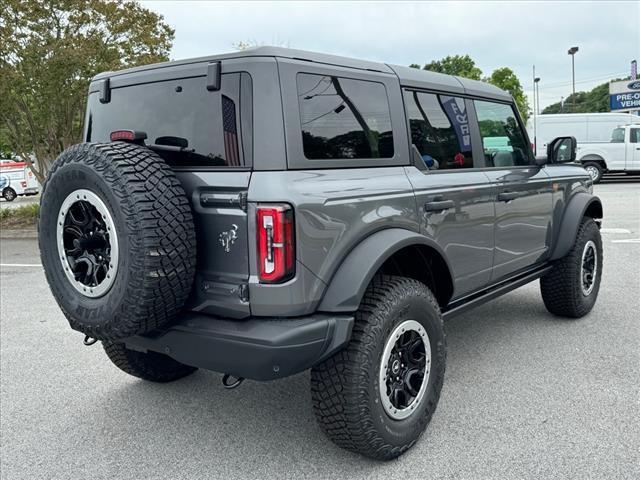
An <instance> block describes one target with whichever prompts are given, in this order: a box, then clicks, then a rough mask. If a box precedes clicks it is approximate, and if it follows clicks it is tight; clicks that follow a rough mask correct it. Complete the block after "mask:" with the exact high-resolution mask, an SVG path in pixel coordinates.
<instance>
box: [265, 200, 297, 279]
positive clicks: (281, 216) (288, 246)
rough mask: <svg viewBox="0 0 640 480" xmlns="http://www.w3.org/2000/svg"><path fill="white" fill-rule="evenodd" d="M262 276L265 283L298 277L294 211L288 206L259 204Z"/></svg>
mask: <svg viewBox="0 0 640 480" xmlns="http://www.w3.org/2000/svg"><path fill="white" fill-rule="evenodd" d="M256 223H257V230H258V239H257V240H258V274H259V277H260V281H261V282H263V283H281V282H285V281H287V280H289V279H290V278H292V277H293V276H294V275H295V272H296V269H295V265H296V262H295V259H296V252H295V242H294V236H295V233H294V224H293V209H292V208H291V206H290V205H286V204H268V205H267V204H263V205H258V208H257V215H256Z"/></svg>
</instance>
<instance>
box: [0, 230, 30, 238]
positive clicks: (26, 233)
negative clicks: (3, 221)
mask: <svg viewBox="0 0 640 480" xmlns="http://www.w3.org/2000/svg"><path fill="white" fill-rule="evenodd" d="M37 238H38V231H37V230H36V229H35V228H20V229H9V228H0V239H2V240H4V239H7V240H35V239H37Z"/></svg>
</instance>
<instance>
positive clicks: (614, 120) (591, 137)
mask: <svg viewBox="0 0 640 480" xmlns="http://www.w3.org/2000/svg"><path fill="white" fill-rule="evenodd" d="M534 122H535V128H534ZM624 125H638V126H639V127H640V117H639V116H638V115H632V114H630V113H565V114H550V115H538V116H537V117H536V118H535V120H534V118H533V117H532V118H530V119H529V122H528V124H527V130H528V132H529V136H530V138H532V139H534V145H535V146H534V151H535V153H536V155H546V151H547V146H548V144H549V143H550V142H551V141H552V140H553V139H554V138H556V137H560V136H572V137H575V138H576V140H577V141H578V161H579V162H581V163H582V164H583V165H584V166H585V168H586V169H587V171H588V172H589V174H590V175H591V176H592V178H593V179H594V182H596V183H597V182H599V181H600V179H601V178H602V174H603V173H607V172H611V173H614V172H627V173H636V172H638V171H640V165H638V164H635V161H634V160H633V157H626V155H625V151H624V149H621V148H613V149H609V148H604V149H600V148H599V145H602V144H603V143H610V142H612V141H613V140H612V132H613V131H614V130H615V129H616V128H618V127H620V126H624ZM534 132H535V138H534Z"/></svg>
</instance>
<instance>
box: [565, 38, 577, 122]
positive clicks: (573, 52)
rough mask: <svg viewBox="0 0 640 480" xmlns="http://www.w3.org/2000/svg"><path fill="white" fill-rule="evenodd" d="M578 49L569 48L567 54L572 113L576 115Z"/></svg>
mask: <svg viewBox="0 0 640 480" xmlns="http://www.w3.org/2000/svg"><path fill="white" fill-rule="evenodd" d="M578 50H579V49H578V47H571V48H570V49H569V50H568V51H567V53H568V54H569V55H571V78H572V82H571V83H573V113H576V63H575V58H576V53H577V52H578Z"/></svg>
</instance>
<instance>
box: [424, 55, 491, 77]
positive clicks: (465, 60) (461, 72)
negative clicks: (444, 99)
mask: <svg viewBox="0 0 640 480" xmlns="http://www.w3.org/2000/svg"><path fill="white" fill-rule="evenodd" d="M413 65H415V64H413ZM413 65H412V66H413ZM422 68H423V69H424V70H430V71H432V72H438V73H446V74H447V75H458V76H459V77H465V78H471V79H472V80H480V78H481V77H482V70H480V69H479V68H478V67H477V66H476V62H474V61H473V59H472V58H471V57H470V56H469V55H448V56H446V57H444V58H443V59H441V60H433V61H432V62H430V63H427V64H426V65H425V66H424V67H422Z"/></svg>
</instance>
